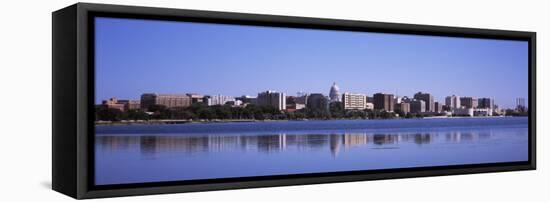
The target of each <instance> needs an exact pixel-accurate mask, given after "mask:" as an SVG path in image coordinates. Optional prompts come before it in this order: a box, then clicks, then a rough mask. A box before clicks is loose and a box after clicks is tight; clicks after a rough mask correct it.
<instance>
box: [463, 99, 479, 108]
mask: <svg viewBox="0 0 550 202" xmlns="http://www.w3.org/2000/svg"><path fill="white" fill-rule="evenodd" d="M477 104H478V102H477V98H475V97H461V98H460V106H463V107H465V108H477Z"/></svg>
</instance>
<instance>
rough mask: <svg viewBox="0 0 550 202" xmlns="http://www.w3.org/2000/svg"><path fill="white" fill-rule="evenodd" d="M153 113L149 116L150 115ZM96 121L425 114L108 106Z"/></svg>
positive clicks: (336, 108)
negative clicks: (123, 107)
mask: <svg viewBox="0 0 550 202" xmlns="http://www.w3.org/2000/svg"><path fill="white" fill-rule="evenodd" d="M148 112H149V113H148ZM95 115H96V121H121V120H160V119H178V120H199V119H201V120H214V119H225V120H230V119H233V120H236V119H254V120H303V119H392V118H396V115H398V117H402V118H422V117H423V115H422V114H414V113H403V111H400V110H395V111H394V112H388V111H384V110H371V109H366V110H344V107H343V105H342V103H341V102H334V103H330V105H329V107H328V108H327V109H308V108H304V109H300V110H297V111H294V112H282V111H280V110H278V109H277V108H275V107H272V106H259V105H253V104H249V105H247V106H246V107H233V106H230V105H215V106H208V105H206V104H204V103H193V104H192V105H191V106H189V107H181V108H167V107H165V106H163V105H154V106H151V107H149V109H147V112H146V111H144V110H142V109H133V110H126V111H121V110H118V109H113V108H108V107H105V106H97V107H96V112H95Z"/></svg>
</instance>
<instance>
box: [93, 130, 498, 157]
mask: <svg viewBox="0 0 550 202" xmlns="http://www.w3.org/2000/svg"><path fill="white" fill-rule="evenodd" d="M440 135H443V136H444V138H438V137H439V136H440ZM491 136H492V132H491V131H480V132H447V133H394V134H379V133H375V134H372V133H345V134H271V135H203V136H184V135H181V136H177V135H174V136H98V137H96V146H97V149H101V150H103V151H119V150H128V149H131V148H135V149H139V150H140V152H141V154H142V155H155V154H159V153H163V152H179V153H185V154H193V153H201V152H221V151H236V150H240V151H245V152H246V151H259V152H264V153H271V152H281V151H284V150H285V149H287V148H293V149H297V150H323V149H328V150H330V152H331V153H332V155H334V156H337V155H338V153H339V152H341V150H346V149H350V148H353V147H359V146H366V145H372V146H373V148H376V147H384V146H391V147H390V148H398V146H399V143H414V144H417V145H424V144H430V143H431V142H433V141H437V140H438V139H440V140H439V141H446V142H451V143H453V142H454V143H458V142H467V141H476V140H480V139H488V138H491Z"/></svg>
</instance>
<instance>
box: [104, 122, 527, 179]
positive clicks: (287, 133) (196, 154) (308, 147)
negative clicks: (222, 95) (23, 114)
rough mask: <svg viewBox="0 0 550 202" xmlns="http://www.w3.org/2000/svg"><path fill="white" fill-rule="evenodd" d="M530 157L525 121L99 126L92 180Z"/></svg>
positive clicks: (200, 176)
mask: <svg viewBox="0 0 550 202" xmlns="http://www.w3.org/2000/svg"><path fill="white" fill-rule="evenodd" d="M526 160H528V120H527V118H526V117H516V118H457V119H411V120H344V121H343V120H331V121H281V122H250V123H209V124H180V125H128V126H96V138H95V172H96V173H95V177H96V179H95V183H96V184H97V185H105V184H124V183H141V182H161V181H175V180H193V179H212V178H228V177H246V176H265V175H281V174H298V173H318V172H335V171H353V170H371V169H387V168H408V167H423V166H441V165H459V164H478V163H496V162H514V161H526Z"/></svg>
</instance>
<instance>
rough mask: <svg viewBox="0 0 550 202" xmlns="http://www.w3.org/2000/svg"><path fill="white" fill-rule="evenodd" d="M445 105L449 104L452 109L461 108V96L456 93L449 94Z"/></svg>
mask: <svg viewBox="0 0 550 202" xmlns="http://www.w3.org/2000/svg"><path fill="white" fill-rule="evenodd" d="M445 105H447V106H449V108H450V109H451V110H453V109H458V108H460V106H461V105H460V97H459V96H456V95H451V96H447V97H446V98H445Z"/></svg>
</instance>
